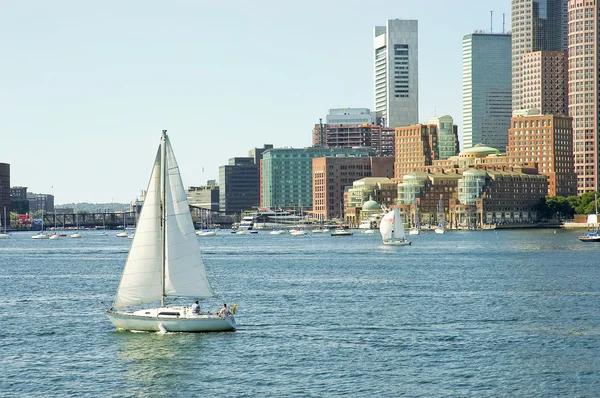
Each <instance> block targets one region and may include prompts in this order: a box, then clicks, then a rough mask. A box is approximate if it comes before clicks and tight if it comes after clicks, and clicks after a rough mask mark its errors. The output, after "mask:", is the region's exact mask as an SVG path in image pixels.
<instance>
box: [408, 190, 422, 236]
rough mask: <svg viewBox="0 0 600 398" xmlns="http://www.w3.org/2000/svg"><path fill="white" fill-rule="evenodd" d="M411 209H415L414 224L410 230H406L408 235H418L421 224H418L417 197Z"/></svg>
mask: <svg viewBox="0 0 600 398" xmlns="http://www.w3.org/2000/svg"><path fill="white" fill-rule="evenodd" d="M413 203H414V204H413V207H414V208H415V223H414V225H413V227H412V228H411V229H409V230H408V234H409V235H419V234H420V233H421V224H420V222H419V206H418V204H417V197H416V196H415V198H414V201H413Z"/></svg>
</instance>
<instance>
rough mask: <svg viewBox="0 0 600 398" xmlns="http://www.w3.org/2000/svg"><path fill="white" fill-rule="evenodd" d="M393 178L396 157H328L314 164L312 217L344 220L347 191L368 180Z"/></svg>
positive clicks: (314, 160)
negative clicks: (354, 184)
mask: <svg viewBox="0 0 600 398" xmlns="http://www.w3.org/2000/svg"><path fill="white" fill-rule="evenodd" d="M393 176H394V158H391V157H387V158H379V157H359V158H356V157H325V158H315V159H313V161H312V191H313V209H312V212H313V216H314V217H316V218H317V219H318V220H331V219H333V218H338V219H343V218H344V216H345V214H346V212H345V206H344V191H345V189H346V187H349V186H352V184H353V183H354V181H356V180H360V179H362V178H365V177H387V178H391V177H393Z"/></svg>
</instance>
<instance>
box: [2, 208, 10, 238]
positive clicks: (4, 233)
mask: <svg viewBox="0 0 600 398" xmlns="http://www.w3.org/2000/svg"><path fill="white" fill-rule="evenodd" d="M2 220H4V232H3V233H0V239H8V238H10V235H9V234H8V233H7V232H6V220H7V218H6V206H5V207H4V218H3V219H2ZM1 226H2V223H1V222H0V227H1Z"/></svg>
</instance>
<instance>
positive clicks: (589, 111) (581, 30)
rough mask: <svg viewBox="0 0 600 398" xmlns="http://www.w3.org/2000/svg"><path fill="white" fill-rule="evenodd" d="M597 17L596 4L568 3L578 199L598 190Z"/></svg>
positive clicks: (575, 0) (599, 81) (578, 0)
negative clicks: (582, 195)
mask: <svg viewBox="0 0 600 398" xmlns="http://www.w3.org/2000/svg"><path fill="white" fill-rule="evenodd" d="M599 13H600V7H599V6H598V2H597V1H583V0H570V1H569V60H568V75H569V77H568V80H569V116H571V117H572V118H573V155H574V157H575V173H576V174H577V194H579V195H581V194H583V193H585V192H588V191H597V190H599V189H600V170H599V163H600V154H599V147H600V137H599V135H600V122H599V119H598V108H599V107H600V100H599V98H598V96H599V92H598V91H599V90H598V85H599V84H600V76H599V74H600V71H599V70H598V69H597V68H598V65H600V57H599V56H598V44H599V43H598V41H599V39H598V33H597V32H598V31H599V29H600V22H599V18H600V15H599Z"/></svg>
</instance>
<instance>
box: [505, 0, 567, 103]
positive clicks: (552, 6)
mask: <svg viewBox="0 0 600 398" xmlns="http://www.w3.org/2000/svg"><path fill="white" fill-rule="evenodd" d="M566 2H567V0H512V109H513V110H522V109H525V108H524V104H523V81H522V66H523V56H524V55H525V54H529V53H531V52H535V51H561V50H566V48H564V45H565V43H566V42H565V40H564V33H565V32H566V28H565V24H566V23H567V19H566V18H565V16H564V4H565V3H566Z"/></svg>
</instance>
